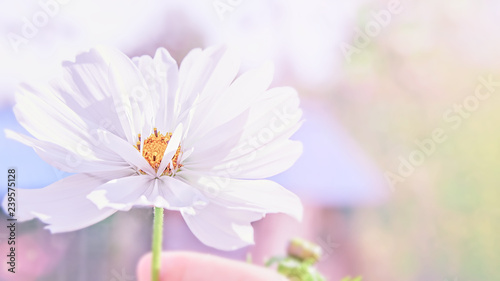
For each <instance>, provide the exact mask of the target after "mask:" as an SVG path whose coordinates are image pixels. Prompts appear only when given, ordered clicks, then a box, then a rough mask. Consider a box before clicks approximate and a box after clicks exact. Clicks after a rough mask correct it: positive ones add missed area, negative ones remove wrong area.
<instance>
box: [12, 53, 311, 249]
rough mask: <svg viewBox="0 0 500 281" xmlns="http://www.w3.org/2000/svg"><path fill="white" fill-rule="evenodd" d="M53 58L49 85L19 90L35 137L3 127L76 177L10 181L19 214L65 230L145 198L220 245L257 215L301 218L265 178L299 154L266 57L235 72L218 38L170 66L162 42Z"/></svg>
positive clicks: (234, 241) (19, 107) (290, 95)
mask: <svg viewBox="0 0 500 281" xmlns="http://www.w3.org/2000/svg"><path fill="white" fill-rule="evenodd" d="M63 66H64V70H65V71H64V75H63V77H62V78H61V79H58V80H55V81H54V82H53V83H51V85H50V86H49V87H42V88H36V89H35V88H33V87H28V86H24V87H23V88H22V90H20V92H19V93H18V95H17V104H16V106H15V108H14V111H15V114H16V117H17V119H18V121H19V122H20V123H21V124H22V125H23V126H24V127H25V128H26V129H27V130H28V131H29V133H31V134H32V135H33V136H34V138H33V137H29V136H25V135H22V134H19V133H16V132H13V131H6V134H7V136H8V137H10V138H13V139H16V140H18V141H20V142H22V143H24V144H26V145H29V146H31V147H33V148H34V149H35V151H36V152H37V153H38V155H40V157H41V158H43V159H44V160H45V161H47V162H48V163H49V164H51V165H53V166H55V167H56V168H58V169H61V170H64V171H66V172H70V173H76V175H72V176H70V177H67V178H65V179H62V180H60V181H58V182H56V183H54V184H51V185H49V186H47V187H45V188H42V189H34V190H30V189H19V190H18V195H17V198H18V206H19V208H18V210H16V211H17V217H18V219H19V220H29V219H32V218H35V217H36V218H39V219H40V220H42V221H43V222H44V223H46V224H48V225H47V228H48V229H50V230H51V231H52V232H65V231H73V230H77V229H81V228H84V227H87V226H89V225H92V224H94V223H97V222H99V221H101V220H103V219H105V218H107V217H108V216H110V215H112V214H113V213H115V212H116V211H117V210H121V211H126V210H129V209H130V208H131V207H133V206H153V205H154V206H156V207H162V208H165V209H169V210H178V211H180V212H181V214H182V216H183V217H184V219H185V221H186V223H187V225H188V226H189V228H190V229H191V231H192V232H193V233H194V234H195V235H196V236H197V237H198V238H199V239H200V240H201V241H202V242H203V243H205V244H207V245H209V246H212V247H215V248H218V249H224V250H230V249H237V248H240V247H243V246H246V245H249V244H252V243H253V228H252V226H251V222H253V221H256V220H259V219H261V218H262V217H264V216H265V214H266V213H277V212H280V213H285V214H289V215H291V216H293V217H295V218H297V219H299V220H300V219H301V216H302V205H301V203H300V200H299V198H298V197H297V196H296V195H294V194H293V193H291V192H290V191H288V190H286V189H285V188H283V187H282V186H280V185H279V184H277V183H275V182H273V181H270V180H266V179H265V178H267V177H270V176H273V175H275V174H278V173H280V172H282V171H284V170H285V169H287V168H289V167H290V166H291V165H292V164H293V163H294V162H295V161H296V160H297V158H298V157H299V156H300V154H301V152H302V145H301V143H300V142H297V141H291V140H289V137H290V136H291V135H292V134H293V133H294V132H295V131H296V130H297V129H298V127H299V126H300V124H301V122H300V120H301V116H302V112H301V110H300V108H299V100H298V96H297V93H296V92H295V91H294V90H293V89H291V88H287V87H283V88H272V89H268V87H269V85H270V83H271V80H272V75H273V68H272V66H271V65H265V66H263V67H261V68H259V69H255V70H251V71H249V72H246V73H244V74H242V75H240V76H239V77H237V78H235V77H236V76H237V73H238V69H239V62H238V60H237V58H235V57H234V55H232V53H231V52H229V51H227V50H226V49H225V48H208V49H206V50H200V49H195V50H193V51H191V52H190V53H189V54H188V55H187V56H186V58H185V59H184V61H183V62H182V64H181V65H180V67H178V66H177V64H176V62H175V61H174V60H173V59H172V57H171V56H170V55H169V53H168V52H167V51H166V50H165V49H158V50H157V52H156V54H155V56H154V58H151V57H149V56H142V57H138V58H133V59H132V60H131V59H129V58H128V57H126V56H125V55H124V54H122V53H120V52H118V51H116V50H113V49H107V48H98V49H93V50H91V51H90V52H88V53H83V54H81V55H79V56H77V57H76V60H75V62H65V63H64V64H63ZM20 173H21V172H20ZM22 173H23V174H24V175H25V176H28V173H29V172H28V171H22ZM6 203H7V200H6V198H4V201H3V207H4V209H6Z"/></svg>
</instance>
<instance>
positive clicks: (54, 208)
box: [2, 174, 116, 233]
mask: <svg viewBox="0 0 500 281" xmlns="http://www.w3.org/2000/svg"><path fill="white" fill-rule="evenodd" d="M106 181H107V179H103V178H100V177H98V176H91V175H87V174H78V175H73V176H69V177H67V178H64V179H62V180H60V181H58V182H56V183H53V184H51V185H49V186H47V187H45V188H41V189H22V188H19V189H17V196H16V197H17V200H18V204H17V208H16V216H17V218H18V220H20V221H26V220H30V219H32V218H35V217H37V218H39V219H40V220H42V221H43V222H44V223H47V224H48V225H47V226H46V228H47V229H49V230H50V231H52V232H53V233H55V232H65V231H73V230H78V229H81V228H84V227H87V226H90V225H92V224H95V223H97V222H99V221H101V220H103V219H105V218H107V217H109V216H110V215H112V214H113V213H114V212H116V210H113V209H109V208H105V209H101V210H100V209H98V208H97V207H96V206H95V205H94V203H92V202H91V201H90V200H88V199H87V198H86V196H87V194H89V193H90V192H91V191H92V190H93V189H94V188H96V187H97V186H99V185H101V184H102V183H103V182H106ZM7 203H8V202H7V196H6V197H5V198H4V200H3V202H2V206H3V208H4V210H5V211H7Z"/></svg>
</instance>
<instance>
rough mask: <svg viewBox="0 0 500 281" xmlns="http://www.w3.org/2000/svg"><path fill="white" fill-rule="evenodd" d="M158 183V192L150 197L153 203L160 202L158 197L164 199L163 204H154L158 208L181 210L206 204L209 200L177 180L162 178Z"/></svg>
mask: <svg viewBox="0 0 500 281" xmlns="http://www.w3.org/2000/svg"><path fill="white" fill-rule="evenodd" d="M157 182H158V186H157V189H156V190H157V191H156V192H153V194H151V195H150V196H149V200H150V201H151V202H158V199H157V197H161V198H162V199H163V200H160V201H159V202H163V204H159V205H158V204H156V203H155V204H154V205H155V206H156V207H163V208H166V209H169V210H179V209H180V208H185V207H193V206H194V205H204V204H206V201H207V199H206V198H205V196H203V195H202V194H201V192H199V191H198V190H196V189H195V188H194V187H192V186H190V185H189V184H187V183H184V182H182V181H180V180H178V179H176V178H172V177H160V178H159V179H158V180H157Z"/></svg>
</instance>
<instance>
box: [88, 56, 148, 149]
mask: <svg viewBox="0 0 500 281" xmlns="http://www.w3.org/2000/svg"><path fill="white" fill-rule="evenodd" d="M98 51H99V53H100V54H101V56H102V57H103V59H104V60H105V61H107V62H108V63H109V72H108V79H109V87H110V91H111V96H112V97H113V100H114V106H115V109H116V113H117V114H118V119H119V120H120V123H121V125H122V128H123V130H124V132H125V135H126V137H127V140H128V141H129V143H134V142H135V141H136V140H137V137H136V136H137V134H138V133H142V132H150V131H151V130H152V121H153V116H154V115H155V114H156V110H155V107H154V106H153V101H152V98H151V95H150V93H149V87H148V85H147V83H146V81H144V79H143V77H142V74H141V72H140V71H139V69H137V67H136V66H135V64H134V63H133V62H132V61H131V60H130V59H129V58H128V57H127V56H125V55H124V54H123V53H121V52H119V51H117V50H115V49H111V48H99V49H98Z"/></svg>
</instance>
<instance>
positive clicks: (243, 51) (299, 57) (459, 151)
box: [0, 0, 500, 281]
mask: <svg viewBox="0 0 500 281" xmlns="http://www.w3.org/2000/svg"><path fill="white" fill-rule="evenodd" d="M0 5H1V9H0V23H1V25H0V34H1V36H0V116H1V117H0V118H1V124H2V129H5V128H9V129H13V130H16V131H22V130H23V129H22V128H21V127H20V126H19V125H18V124H17V122H16V121H15V118H14V117H13V114H12V105H13V103H14V92H15V89H16V87H17V85H18V84H19V83H21V82H28V83H39V82H43V81H45V80H47V79H49V78H50V77H51V76H54V75H57V71H58V66H59V65H60V62H61V61H62V60H70V59H72V58H73V56H74V55H75V54H76V53H78V52H82V51H85V50H87V49H88V48H90V47H92V46H95V45H99V44H105V45H111V46H115V47H117V48H119V49H120V50H122V51H123V52H125V53H126V54H128V55H129V56H136V55H142V54H149V55H152V54H153V53H154V50H155V49H156V48H158V47H165V48H167V49H168V50H169V51H170V52H171V53H172V55H173V56H174V58H175V59H176V60H177V61H178V62H180V61H181V60H182V58H183V57H184V56H185V54H186V53H187V52H188V51H189V50H190V49H191V48H195V47H206V46H209V45H213V44H227V45H230V46H232V47H234V48H236V50H238V52H239V54H240V56H241V57H242V59H243V69H248V68H251V67H254V66H257V65H259V64H261V63H263V62H265V61H267V60H271V61H274V62H275V64H276V77H275V82H274V84H275V85H278V86H279V85H290V86H293V87H295V88H297V89H298V91H299V92H300V95H301V99H302V104H303V108H304V110H305V114H304V118H305V119H306V122H305V123H304V126H303V128H302V129H301V130H300V131H299V132H298V133H297V134H296V135H295V136H294V137H293V138H294V139H299V140H301V141H303V143H304V146H305V148H304V155H303V156H302V158H301V159H299V161H298V162H297V164H296V165H295V166H294V167H292V168H291V169H290V170H289V171H287V172H285V173H283V174H281V175H279V176H276V177H275V178H274V179H275V180H276V181H278V182H280V183H281V184H283V185H285V186H286V187H287V188H289V189H291V190H293V191H294V192H296V193H297V194H299V195H300V196H301V198H302V199H303V202H304V205H305V207H306V209H305V218H304V221H303V223H301V224H299V223H297V222H295V221H293V220H292V219H290V218H288V217H285V216H280V215H270V216H268V217H266V218H265V219H263V220H262V221H259V222H257V223H255V224H254V225H255V229H256V245H255V246H253V247H249V248H246V249H242V250H238V251H236V252H220V251H215V250H212V249H210V248H207V247H205V246H204V245H202V244H201V243H200V242H199V241H197V240H196V238H194V236H193V235H192V234H191V233H190V232H189V230H188V229H187V227H186V226H185V224H184V222H183V220H182V218H181V217H180V216H179V215H178V214H177V213H175V212H167V213H166V219H165V224H166V226H165V238H164V239H165V248H166V249H169V250H173V249H181V250H193V251H201V252H209V253H213V254H216V255H221V256H224V257H229V258H233V259H240V260H244V259H245V257H246V255H247V253H251V254H252V256H253V260H254V262H256V263H262V262H263V261H264V260H265V258H267V257H269V256H271V255H281V254H283V253H284V249H285V245H286V242H287V240H288V239H290V238H291V237H293V236H295V235H299V236H303V237H305V238H308V239H310V240H311V241H313V242H316V243H318V244H319V245H320V246H321V247H322V248H323V251H324V253H325V254H324V258H323V259H322V260H321V261H320V263H319V265H318V266H319V268H320V270H321V271H322V272H324V274H325V275H326V276H328V280H340V279H341V278H342V277H343V276H346V275H363V276H364V279H363V280H367V281H371V280H374V281H380V280H384V281H397V280H408V281H468V280H500V271H499V270H498V264H499V263H500V251H499V250H500V242H499V241H498V239H497V237H498V233H500V207H498V203H497V201H498V198H499V197H500V192H499V187H500V176H499V173H498V172H497V169H499V165H498V164H499V160H498V159H500V133H499V132H500V130H499V129H498V124H500V114H499V112H500V111H499V110H498V108H499V107H500V85H499V83H497V84H496V85H494V86H493V88H492V89H493V91H492V92H491V95H490V97H488V98H486V99H484V100H478V102H477V104H475V105H474V104H473V105H474V106H473V107H471V105H470V104H469V105H467V104H466V105H465V108H466V112H465V113H466V114H464V115H463V116H464V117H460V118H459V119H458V120H459V121H460V123H455V122H450V121H449V120H448V119H447V118H446V116H448V117H450V116H453V117H455V118H456V117H457V116H460V115H459V113H454V110H455V109H456V108H457V107H456V105H461V104H463V103H464V101H468V102H470V101H473V100H474V94H475V91H476V88H478V87H479V85H481V83H480V79H481V77H483V78H484V79H487V80H488V79H490V80H493V81H500V68H499V67H500V55H499V54H498V50H499V49H500V33H499V32H498V26H499V24H500V5H499V2H498V1H493V0H476V1H472V0H459V1H445V0H439V1H432V0H420V1H416V0H402V1H396V0H387V1H382V0H380V1H379V0H371V1H370V0H364V1H362V0H357V1H327V0H314V1H307V2H306V1H299V0H293V1H291V0H288V1H285V0H252V1H249V0H247V1H245V0H239V1H236V0H220V1H219V0H190V1H180V0H175V1H160V0H148V1H140V2H138V1H132V0H125V1H112V0H104V1H92V2H89V1H81V0H65V1H62V0H60V1H56V0H42V1H33V0H31V1H23V2H14V1H8V2H7V1H4V2H2V3H1V4H0ZM41 13H45V14H46V15H47V16H46V21H44V18H43V15H42V16H41ZM388 15H389V16H388ZM377 19H378V22H377ZM34 20H35V21H38V24H39V26H34V27H35V28H34V29H33V28H32V29H31V30H28V31H29V32H28V31H27V29H29V27H26V25H29V23H33V21H34ZM27 22H29V23H27ZM23 29H24V31H25V32H27V33H26V34H24V35H23ZM367 29H368V33H369V34H370V35H363V36H360V35H359V32H363V34H366V32H367V31H366V30H367ZM16 35H17V36H18V37H15V36H16ZM25 35H28V36H25ZM13 38H16V41H13ZM20 38H21V39H20ZM346 54H347V55H346ZM493 84H494V83H493ZM483 91H484V88H483ZM467 108H471V109H472V110H467ZM450 111H451V113H450ZM455 120H457V119H455ZM459 121H456V122H459ZM436 129H442V131H443V132H444V135H445V137H446V138H445V140H444V141H443V142H441V143H435V147H434V148H433V149H431V152H430V153H429V155H424V154H421V155H424V157H423V159H421V160H422V161H421V162H419V163H418V165H417V166H416V167H414V171H413V172H412V173H411V175H405V176H403V177H401V178H398V182H397V183H396V184H395V185H391V184H390V183H389V182H388V181H387V180H386V178H385V176H384V175H387V173H392V175H395V174H397V173H398V168H399V166H400V165H401V161H402V160H401V159H406V160H408V159H409V157H410V155H417V154H418V152H416V151H418V150H419V146H418V145H417V144H416V143H418V142H422V141H424V140H425V139H429V138H431V137H432V135H433V131H435V130H436ZM0 152H1V155H2V157H1V160H0V168H1V169H3V170H4V171H5V172H4V173H5V175H6V170H7V168H9V167H15V168H16V169H17V175H18V186H19V187H21V188H41V187H44V186H46V185H48V184H50V183H51V182H54V181H56V180H58V179H61V178H63V177H65V176H67V175H68V174H66V173H63V172H61V171H58V170H56V169H54V168H52V167H50V166H48V165H46V164H45V163H44V162H43V161H42V160H40V159H39V158H38V156H37V155H36V154H35V153H34V152H33V151H32V150H31V149H29V148H27V147H24V146H23V145H21V144H17V143H15V142H13V141H11V140H6V139H5V137H4V135H3V134H2V135H0ZM4 181H5V182H6V181H7V179H6V177H5V178H4ZM2 186H5V185H2ZM5 192H6V188H2V189H1V190H0V195H2V196H3V195H4V194H5ZM19 208H22V205H20V206H19ZM0 221H3V223H4V224H5V225H6V224H7V223H6V216H5V215H4V214H2V216H1V220H0ZM151 224H152V212H151V210H148V209H134V210H132V211H130V212H126V213H124V212H119V213H118V214H116V215H114V216H112V217H110V218H109V219H106V220H105V221H103V222H101V223H98V224H97V225H94V226H91V227H89V228H87V229H84V230H80V231H75V232H72V233H66V234H57V235H51V234H50V233H48V232H47V231H46V230H44V229H43V225H42V224H41V223H40V222H38V221H32V222H27V223H23V224H21V225H19V227H18V233H17V241H18V252H17V254H18V260H17V261H18V273H16V275H15V278H14V279H12V276H11V275H9V273H7V272H6V268H4V267H5V266H6V264H5V262H4V261H3V259H4V258H2V262H1V266H0V269H1V270H0V280H23V281H31V280H33V281H34V280H40V281H49V280H50V281H60V280H61V281H62V280H74V281H87V280H96V281H100V280H103V281H132V280H135V266H136V263H137V261H138V259H139V257H140V256H141V255H143V254H144V253H146V252H147V251H149V248H150V242H151V238H150V236H151ZM0 229H1V231H0V254H1V256H5V254H6V253H7V243H6V235H7V234H6V232H5V227H0ZM4 253H5V254H4Z"/></svg>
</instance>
